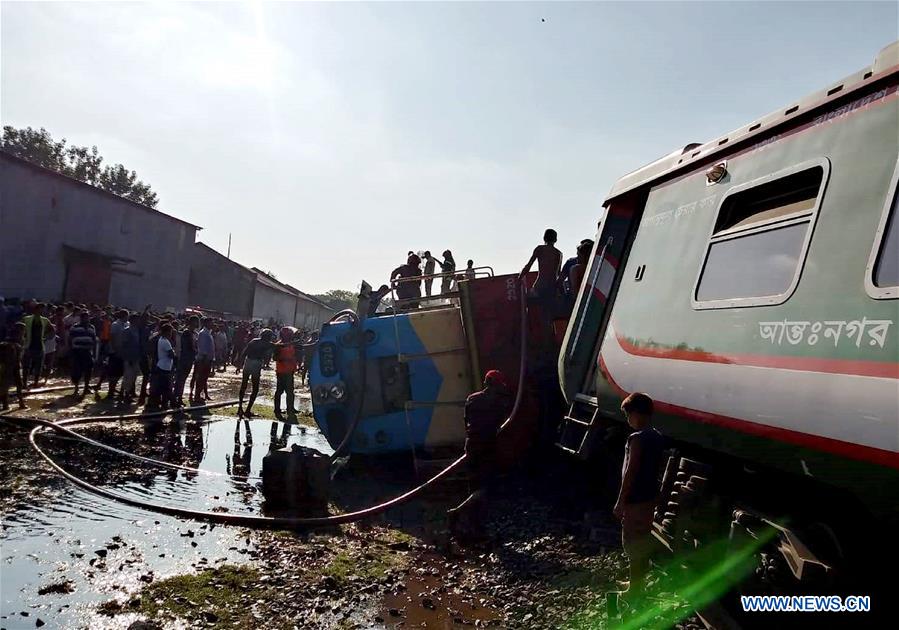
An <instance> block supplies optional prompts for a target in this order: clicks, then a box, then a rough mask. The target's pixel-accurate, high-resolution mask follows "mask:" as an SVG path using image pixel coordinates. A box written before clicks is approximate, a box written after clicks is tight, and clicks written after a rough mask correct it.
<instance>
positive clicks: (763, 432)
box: [599, 354, 899, 469]
mask: <svg viewBox="0 0 899 630" xmlns="http://www.w3.org/2000/svg"><path fill="white" fill-rule="evenodd" d="M599 367H600V370H602V373H603V375H604V376H605V377H606V380H607V381H608V382H609V384H610V385H611V386H612V387H613V388H614V389H615V390H616V391H617V392H618V394H619V395H620V396H627V395H628V394H629V393H630V392H628V391H625V390H624V389H623V388H622V387H621V386H620V385H618V383H616V382H615V379H614V378H613V377H612V374H611V373H610V372H609V369H608V366H606V362H605V360H604V359H603V358H602V354H600V356H599ZM655 407H656V409H657V410H659V411H661V412H662V413H667V414H672V415H676V416H680V417H682V418H688V419H690V420H693V421H695V422H698V423H700V424H711V425H714V426H719V427H724V428H726V429H731V430H733V431H738V432H740V433H747V434H749V435H755V436H758V437H762V438H767V439H769V440H774V441H777V442H785V443H787V444H794V445H796V446H802V447H804V448H809V449H812V450H816V451H823V452H825V453H832V454H834V455H840V456H842V457H846V458H847V459H854V460H858V461H862V462H867V463H872V464H879V465H881V466H888V467H890V468H896V469H899V453H895V452H893V451H887V450H884V449H880V448H874V447H873V446H864V445H862V444H853V443H852V442H844V441H842V440H835V439H833V438H827V437H822V436H820V435H812V434H810V433H802V432H801V431H793V430H791V429H782V428H780V427H772V426H770V425H767V424H759V423H758V422H752V421H751V420H743V419H740V418H732V417H730V416H722V415H718V414H714V413H709V412H707V411H700V410H698V409H691V408H689V407H681V406H680V405H673V404H671V403H667V402H664V401H662V400H658V399H656V400H655Z"/></svg>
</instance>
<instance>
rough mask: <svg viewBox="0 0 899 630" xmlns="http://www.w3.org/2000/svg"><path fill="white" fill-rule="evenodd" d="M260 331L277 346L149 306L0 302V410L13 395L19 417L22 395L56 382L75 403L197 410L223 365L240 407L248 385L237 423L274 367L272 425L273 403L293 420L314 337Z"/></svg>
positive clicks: (254, 327)
mask: <svg viewBox="0 0 899 630" xmlns="http://www.w3.org/2000/svg"><path fill="white" fill-rule="evenodd" d="M269 325H270V326H271V327H274V328H280V334H279V335H278V338H277V340H275V337H276V335H275V333H274V332H273V331H272V329H271V328H265V327H263V324H262V322H259V321H255V322H249V321H226V320H224V319H220V318H212V317H206V316H203V315H201V314H198V313H192V312H185V313H181V314H178V315H175V314H172V313H154V312H152V311H151V306H150V305H147V307H146V308H144V310H143V311H142V312H131V311H128V310H127V309H122V308H116V307H113V306H104V307H101V306H98V305H95V304H92V305H84V304H74V303H72V302H66V303H65V304H44V303H41V302H38V301H35V300H28V301H25V302H19V301H18V300H17V301H15V302H13V303H11V304H7V303H6V301H5V300H4V299H3V298H0V408H2V409H8V408H9V390H10V389H11V388H12V387H13V386H15V387H16V391H17V394H18V397H19V405H20V407H24V406H25V395H26V393H27V389H28V386H29V385H30V386H31V387H32V388H34V387H38V386H39V385H40V384H42V383H46V382H47V379H49V378H50V377H55V376H65V375H67V376H68V377H69V378H70V379H71V382H72V384H73V386H74V388H75V390H74V395H76V396H80V397H82V398H83V397H85V396H87V395H88V394H89V393H91V392H93V394H94V396H95V397H96V398H97V399H98V400H100V399H104V400H106V401H110V402H116V403H118V404H120V405H132V404H134V403H136V404H137V405H146V406H147V407H148V408H149V409H153V410H156V409H167V408H172V409H177V408H182V407H185V406H186V405H200V404H205V402H206V401H209V400H212V397H211V396H210V394H209V379H210V377H211V376H212V375H213V374H215V373H216V372H224V371H225V370H226V369H227V368H228V366H229V365H231V366H234V367H236V368H237V371H238V372H240V371H241V370H242V371H243V379H242V385H241V395H240V398H241V403H242V401H243V396H244V394H245V391H246V388H247V384H248V382H251V383H252V386H253V388H252V392H251V396H250V400H249V404H248V405H247V409H246V410H244V409H243V405H242V404H241V407H240V413H241V415H246V416H247V417H252V415H253V413H252V406H253V402H254V401H255V398H256V396H257V394H258V391H259V380H260V376H261V372H262V370H263V369H265V368H268V367H270V363H271V361H272V359H275V363H276V366H275V370H276V374H277V376H276V378H277V384H278V386H277V389H276V396H275V411H276V415H278V416H281V410H280V406H279V402H280V398H281V395H282V394H284V395H286V398H287V413H288V414H292V413H296V410H295V409H294V408H293V402H294V391H293V390H294V380H293V375H294V374H299V375H300V378H301V382H302V381H304V380H305V379H306V375H307V371H308V365H309V362H310V360H311V348H313V347H314V344H315V341H316V339H315V333H312V332H310V331H306V330H298V329H296V328H293V327H290V326H284V327H281V326H280V325H279V324H278V323H277V322H274V321H272V322H269ZM139 379H140V385H138V380H139ZM104 388H105V389H106V392H107V393H106V396H105V398H102V397H101V392H102V391H103V389H104ZM185 388H186V389H187V390H188V391H187V402H185V400H184V396H185Z"/></svg>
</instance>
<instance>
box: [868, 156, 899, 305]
mask: <svg viewBox="0 0 899 630" xmlns="http://www.w3.org/2000/svg"><path fill="white" fill-rule="evenodd" d="M897 180H899V162H897V163H896V169H895V171H894V173H893V180H892V182H891V183H890V188H889V191H888V193H887V199H886V202H885V203H884V206H883V215H882V216H881V219H880V225H879V226H878V228H877V235H876V237H875V239H874V249H873V250H871V258H870V260H869V261H868V270H867V274H866V276H865V286H866V288H867V290H868V295H870V296H871V297H874V298H878V299H895V298H897V297H899V209H897V206H899V190H897Z"/></svg>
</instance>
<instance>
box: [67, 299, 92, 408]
mask: <svg viewBox="0 0 899 630" xmlns="http://www.w3.org/2000/svg"><path fill="white" fill-rule="evenodd" d="M69 347H70V348H71V349H72V384H73V385H74V386H75V393H74V395H75V396H77V395H78V383H80V382H81V381H82V380H84V389H83V390H82V391H81V397H82V398H83V397H84V396H86V395H87V390H88V389H89V387H90V382H91V373H92V372H93V371H94V359H95V357H96V355H97V331H96V330H95V329H94V327H93V326H91V322H90V316H89V315H88V313H87V311H80V312H79V313H78V323H77V324H75V325H74V326H72V328H71V329H70V330H69Z"/></svg>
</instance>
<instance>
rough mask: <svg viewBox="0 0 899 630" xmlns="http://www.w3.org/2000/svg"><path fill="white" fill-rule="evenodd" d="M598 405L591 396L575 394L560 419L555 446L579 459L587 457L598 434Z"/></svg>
mask: <svg viewBox="0 0 899 630" xmlns="http://www.w3.org/2000/svg"><path fill="white" fill-rule="evenodd" d="M599 429H600V426H599V407H598V406H597V400H596V398H594V397H593V396H587V395H586V394H576V395H575V396H574V400H572V401H571V406H570V407H569V408H568V413H567V414H565V417H564V418H563V419H562V423H561V426H560V430H559V441H558V442H556V446H558V447H559V448H560V449H562V450H563V451H565V452H566V453H570V454H571V455H574V456H576V457H579V458H580V459H587V458H588V457H590V453H591V452H592V450H593V445H594V443H595V441H596V438H597V437H598V435H599Z"/></svg>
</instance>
